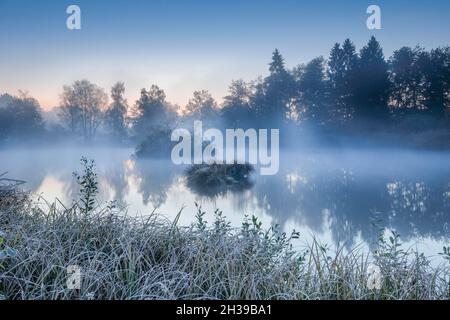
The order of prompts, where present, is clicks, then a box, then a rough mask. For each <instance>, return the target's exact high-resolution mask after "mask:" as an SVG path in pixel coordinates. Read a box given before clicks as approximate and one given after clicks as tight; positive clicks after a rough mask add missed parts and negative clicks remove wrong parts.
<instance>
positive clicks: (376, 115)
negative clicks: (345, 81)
mask: <svg viewBox="0 0 450 320" xmlns="http://www.w3.org/2000/svg"><path fill="white" fill-rule="evenodd" d="M389 87H390V83H389V76H388V65H387V62H386V61H385V60H384V55H383V50H382V49H381V46H380V44H379V43H378V41H377V40H376V39H375V37H373V36H372V37H371V38H370V40H369V43H368V44H367V45H366V46H365V47H363V48H362V49H361V52H360V59H359V62H358V71H357V81H355V89H356V103H357V110H356V114H357V115H358V116H359V117H360V118H363V119H366V120H367V119H370V120H381V119H383V120H384V119H387V117H388V108H387V101H388V97H389Z"/></svg>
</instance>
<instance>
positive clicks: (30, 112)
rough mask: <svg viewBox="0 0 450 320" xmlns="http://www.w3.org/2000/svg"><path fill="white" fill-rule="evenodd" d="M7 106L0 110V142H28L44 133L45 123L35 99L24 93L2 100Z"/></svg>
mask: <svg viewBox="0 0 450 320" xmlns="http://www.w3.org/2000/svg"><path fill="white" fill-rule="evenodd" d="M4 99H5V100H4V101H6V102H7V103H8V104H7V105H6V106H3V107H2V108H0V141H3V142H5V141H8V140H13V141H14V140H19V141H20V140H28V139H31V138H38V137H39V136H40V135H42V134H43V133H44V130H45V123H44V120H43V119H42V115H41V108H40V106H39V103H38V102H37V100H36V99H34V98H32V97H30V96H28V95H27V94H26V93H22V92H21V93H20V95H19V96H18V97H12V96H9V97H7V99H6V98H4Z"/></svg>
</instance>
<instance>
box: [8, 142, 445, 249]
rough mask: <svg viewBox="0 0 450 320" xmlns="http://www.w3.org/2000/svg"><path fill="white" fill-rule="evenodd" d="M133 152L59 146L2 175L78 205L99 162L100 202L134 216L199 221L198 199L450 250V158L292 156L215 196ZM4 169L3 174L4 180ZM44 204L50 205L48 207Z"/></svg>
mask: <svg viewBox="0 0 450 320" xmlns="http://www.w3.org/2000/svg"><path fill="white" fill-rule="evenodd" d="M132 154H133V150H132V149H125V148H124V149H120V148H68V149H63V148H54V149H45V150H43V149H33V150H30V149H11V150H5V149H4V150H0V171H2V172H4V171H8V175H7V177H8V178H14V179H20V180H25V181H26V184H24V185H23V187H24V188H25V189H27V190H29V191H31V192H33V194H34V195H35V196H36V197H38V196H42V198H43V199H45V200H46V201H49V202H51V201H53V200H55V198H58V199H59V200H60V201H61V202H62V203H67V204H70V203H71V202H72V201H73V199H74V198H76V197H77V192H78V189H77V185H76V183H75V181H74V179H73V175H72V173H73V172H74V171H80V170H81V168H80V158H81V157H82V156H86V157H88V158H90V159H94V160H95V162H96V166H97V173H98V176H99V186H100V194H99V196H98V200H99V201H100V202H108V201H111V200H116V201H117V203H119V204H120V205H123V206H126V208H127V214H129V215H146V214H150V213H151V212H152V211H154V210H155V211H156V212H157V213H160V214H162V215H164V216H166V217H167V218H169V219H171V218H174V217H175V216H176V215H177V213H178V212H179V211H180V210H181V209H182V212H181V216H180V220H179V223H180V224H184V225H187V224H190V223H191V222H193V221H194V217H195V213H196V207H195V202H197V203H198V204H200V205H201V206H202V209H203V210H204V211H206V212H207V215H206V218H207V219H209V220H210V221H211V219H212V217H213V213H214V210H215V209H220V210H221V211H223V213H224V215H225V216H226V217H227V218H228V219H229V220H230V221H231V222H232V224H233V225H235V226H240V224H241V223H242V222H243V219H244V216H245V215H248V216H251V215H255V216H257V217H258V218H259V219H260V220H261V221H262V222H263V224H264V225H266V226H268V225H270V224H278V225H279V226H280V228H283V229H284V230H286V231H287V232H290V231H291V230H292V229H295V230H297V231H300V233H301V235H302V237H303V239H306V241H309V240H308V239H311V237H312V236H313V235H314V236H315V237H317V238H318V239H320V240H321V241H323V242H325V243H329V244H338V243H339V244H341V245H344V246H346V247H351V246H354V245H361V246H367V247H369V246H370V244H371V243H373V241H374V239H375V238H376V235H377V232H378V230H379V227H380V226H381V225H382V226H384V227H387V228H389V229H395V230H396V231H398V232H399V233H400V236H401V238H402V239H403V241H404V242H405V245H406V246H414V247H418V248H419V249H420V250H422V251H424V252H425V253H426V254H427V255H430V256H435V255H436V254H437V253H438V252H441V251H442V246H443V245H448V244H449V243H450V241H449V238H450V232H449V222H450V165H449V164H450V153H447V152H430V151H428V152H425V151H420V152H419V151H408V150H392V149H390V150H352V149H347V150H343V149H340V150H325V149H321V150H314V151H312V150H310V151H305V152H298V151H297V152H289V151H284V152H282V153H281V154H280V170H279V172H278V174H276V175H273V176H261V175H259V170H254V172H253V173H252V176H251V177H250V179H251V181H250V182H249V183H248V184H246V185H245V187H242V188H230V189H229V190H227V189H225V190H223V192H205V190H204V188H196V187H195V185H192V184H191V183H188V179H187V177H186V170H187V169H188V168H187V167H186V166H175V165H173V164H172V163H171V162H170V160H163V159H153V160H152V159H147V160H140V159H135V158H134V157H133V156H132ZM2 172H0V173H2ZM41 202H43V200H41Z"/></svg>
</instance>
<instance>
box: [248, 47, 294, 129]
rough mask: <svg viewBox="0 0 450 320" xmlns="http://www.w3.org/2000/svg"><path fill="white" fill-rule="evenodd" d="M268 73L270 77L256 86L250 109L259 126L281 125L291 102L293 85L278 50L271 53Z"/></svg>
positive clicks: (292, 80)
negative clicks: (252, 109)
mask: <svg viewBox="0 0 450 320" xmlns="http://www.w3.org/2000/svg"><path fill="white" fill-rule="evenodd" d="M269 71H270V75H269V76H268V77H266V78H265V79H264V80H263V81H261V82H260V83H258V84H257V85H256V92H255V96H254V99H253V101H252V108H254V110H255V112H256V117H257V118H258V123H259V125H263V124H264V123H265V124H266V126H267V124H269V123H271V124H274V125H281V123H282V122H283V121H284V120H285V119H286V115H287V114H288V112H289V110H290V107H291V103H292V102H293V94H294V92H295V83H294V79H293V77H292V75H291V74H290V73H289V72H288V71H287V70H286V68H285V66H284V59H283V57H282V56H281V54H280V52H279V51H278V49H275V51H274V52H273V55H272V62H271V63H270V64H269Z"/></svg>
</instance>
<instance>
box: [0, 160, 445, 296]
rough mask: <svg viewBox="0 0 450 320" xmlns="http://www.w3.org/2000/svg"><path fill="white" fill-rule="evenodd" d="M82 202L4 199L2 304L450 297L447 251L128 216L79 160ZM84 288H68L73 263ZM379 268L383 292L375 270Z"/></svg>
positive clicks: (395, 241)
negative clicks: (303, 241) (427, 252)
mask: <svg viewBox="0 0 450 320" xmlns="http://www.w3.org/2000/svg"><path fill="white" fill-rule="evenodd" d="M82 162H83V165H84V172H83V173H82V174H80V175H76V176H75V177H76V180H77V181H78V183H79V185H80V196H79V200H78V201H77V202H75V203H74V204H73V205H72V206H70V207H65V206H63V205H62V204H61V203H58V202H55V203H52V204H48V205H46V206H42V203H40V204H37V203H36V202H35V201H33V200H32V199H31V198H30V197H29V196H28V195H27V194H24V193H21V192H19V191H17V190H15V191H14V192H8V194H5V195H4V196H1V197H0V232H1V233H0V252H1V255H0V296H1V297H2V298H3V299H448V298H449V297H450V283H449V275H450V270H449V269H450V264H449V263H450V261H449V259H450V249H448V248H446V249H445V250H444V252H443V253H442V257H443V258H444V259H442V261H443V262H442V264H441V265H440V266H439V267H436V266H435V267H432V266H431V265H430V263H429V261H428V260H427V258H426V257H425V256H423V255H421V254H419V253H417V252H414V251H408V250H407V251H404V250H403V249H402V246H401V244H400V239H399V237H398V235H396V234H393V235H392V236H391V237H390V238H387V239H386V238H385V237H382V236H380V239H379V243H378V245H377V247H376V250H375V251H374V252H373V253H372V254H367V253H364V252H362V251H360V250H359V249H355V250H350V251H348V250H341V249H339V248H338V249H336V250H333V251H331V250H330V249H328V248H327V246H325V245H322V244H320V243H319V242H318V241H314V242H313V243H312V244H311V245H309V247H308V248H306V249H302V250H295V249H294V247H293V241H298V240H296V239H297V238H299V236H300V235H299V234H298V233H297V232H293V233H291V234H286V233H284V232H282V231H280V230H278V228H277V227H276V226H273V227H270V228H268V229H264V228H263V227H262V224H261V222H260V221H258V219H257V218H256V217H245V218H244V222H243V224H242V226H241V227H240V228H233V227H231V226H230V223H229V222H228V221H227V219H226V218H225V217H224V215H223V213H222V212H221V211H219V210H216V212H215V218H214V220H213V221H212V222H207V221H206V220H205V212H204V211H203V210H202V209H201V207H200V206H198V205H197V215H196V217H195V222H194V223H192V224H191V225H190V226H179V225H178V223H177V222H178V218H179V216H180V214H181V212H180V213H178V216H177V218H176V219H174V221H169V220H167V219H164V218H163V217H161V216H158V215H156V214H154V213H153V214H150V215H148V216H145V217H143V216H140V217H134V216H129V215H127V213H126V212H125V211H124V210H123V209H122V208H119V207H117V206H116V205H115V204H114V203H108V204H106V205H104V206H99V204H98V203H97V201H96V200H95V196H96V194H97V188H98V187H97V183H96V176H95V168H94V164H93V163H91V162H88V161H87V160H85V159H84V160H82ZM71 265H76V266H79V267H80V269H81V276H82V277H81V288H80V289H79V290H71V289H68V287H67V283H66V282H67V278H68V274H67V267H68V266H71ZM372 266H376V268H378V273H377V277H378V278H377V279H376V280H377V281H375V282H377V283H378V286H377V287H376V288H374V287H372V286H371V285H370V283H371V281H370V280H371V279H370V277H372V276H373V273H371V271H370V270H371V267H372Z"/></svg>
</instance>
